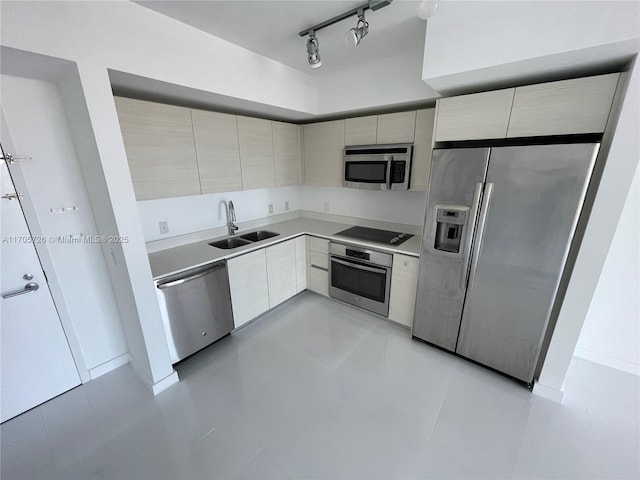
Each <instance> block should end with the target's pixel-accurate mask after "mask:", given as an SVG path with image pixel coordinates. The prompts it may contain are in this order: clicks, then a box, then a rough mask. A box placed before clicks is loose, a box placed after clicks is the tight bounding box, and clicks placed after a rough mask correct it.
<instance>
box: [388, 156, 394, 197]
mask: <svg viewBox="0 0 640 480" xmlns="http://www.w3.org/2000/svg"><path fill="white" fill-rule="evenodd" d="M392 165H393V157H392V156H390V157H388V160H387V190H391V173H392V172H391V169H392Z"/></svg>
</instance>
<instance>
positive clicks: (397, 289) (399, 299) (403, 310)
mask: <svg viewBox="0 0 640 480" xmlns="http://www.w3.org/2000/svg"><path fill="white" fill-rule="evenodd" d="M418 267H419V259H417V258H415V257H409V256H408V255H400V254H398V253H396V254H394V255H393V269H392V273H391V294H390V299H389V319H390V320H393V321H394V322H398V323H401V324H403V325H406V326H408V327H410V326H411V325H412V324H413V312H414V308H415V303H416V289H417V285H418Z"/></svg>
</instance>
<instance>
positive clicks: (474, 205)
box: [460, 182, 483, 288]
mask: <svg viewBox="0 0 640 480" xmlns="http://www.w3.org/2000/svg"><path fill="white" fill-rule="evenodd" d="M482 186H483V183H482V182H478V183H476V186H475V189H474V190H473V200H472V201H471V212H469V220H468V222H467V225H468V227H467V228H468V231H467V237H466V238H465V241H464V250H463V252H464V262H463V264H462V274H461V275H460V288H464V287H465V284H466V282H467V273H468V272H469V259H470V258H471V242H472V241H473V235H474V233H476V217H477V216H478V207H479V206H480V195H481V194H482Z"/></svg>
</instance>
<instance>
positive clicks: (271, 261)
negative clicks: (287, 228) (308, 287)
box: [265, 239, 297, 308]
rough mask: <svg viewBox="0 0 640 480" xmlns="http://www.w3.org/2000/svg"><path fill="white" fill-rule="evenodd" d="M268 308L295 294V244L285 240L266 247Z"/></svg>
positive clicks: (292, 241) (293, 241)
mask: <svg viewBox="0 0 640 480" xmlns="http://www.w3.org/2000/svg"><path fill="white" fill-rule="evenodd" d="M265 250H266V256H267V277H268V281H269V307H270V308H273V307H275V306H276V305H279V304H281V303H282V302H284V301H285V300H287V299H289V298H291V297H293V296H294V295H295V294H296V287H297V281H296V272H297V269H296V242H295V239H294V240H287V241H286V242H282V243H278V244H276V245H273V246H272V247H267V248H266V249H265Z"/></svg>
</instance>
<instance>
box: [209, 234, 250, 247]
mask: <svg viewBox="0 0 640 480" xmlns="http://www.w3.org/2000/svg"><path fill="white" fill-rule="evenodd" d="M251 243H252V242H251V241H249V240H244V239H242V238H239V237H231V238H225V239H223V240H218V241H217V242H211V243H210V244H209V245H211V246H212V247H216V248H224V249H225V250H229V249H231V248H238V247H243V246H245V245H250V244H251Z"/></svg>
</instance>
